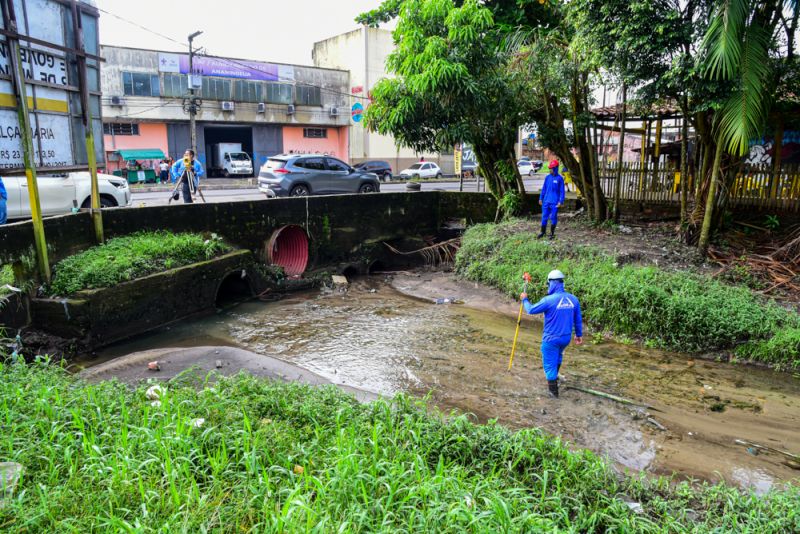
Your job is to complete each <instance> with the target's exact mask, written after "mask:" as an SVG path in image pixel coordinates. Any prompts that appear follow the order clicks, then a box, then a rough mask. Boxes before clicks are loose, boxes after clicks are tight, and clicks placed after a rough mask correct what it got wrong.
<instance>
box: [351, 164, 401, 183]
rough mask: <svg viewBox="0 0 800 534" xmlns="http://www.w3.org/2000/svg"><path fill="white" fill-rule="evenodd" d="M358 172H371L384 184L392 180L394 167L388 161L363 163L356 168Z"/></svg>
mask: <svg viewBox="0 0 800 534" xmlns="http://www.w3.org/2000/svg"><path fill="white" fill-rule="evenodd" d="M354 168H355V169H356V170H358V171H364V172H371V173H374V174H377V175H378V178H380V179H381V180H383V181H384V182H389V181H391V179H392V167H391V165H389V163H388V162H386V161H377V160H376V161H362V162H361V163H359V164H357V165H356V166H355V167H354Z"/></svg>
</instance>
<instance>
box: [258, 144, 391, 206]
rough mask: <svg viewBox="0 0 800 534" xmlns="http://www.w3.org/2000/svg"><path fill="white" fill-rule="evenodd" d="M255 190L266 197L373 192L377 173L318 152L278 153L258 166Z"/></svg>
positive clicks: (377, 185) (378, 188) (376, 184)
mask: <svg viewBox="0 0 800 534" xmlns="http://www.w3.org/2000/svg"><path fill="white" fill-rule="evenodd" d="M258 189H259V191H261V192H262V193H264V194H265V195H267V197H268V198H272V197H289V196H292V197H303V196H306V195H335V194H339V193H377V192H379V191H380V190H381V185H380V180H378V176H377V175H376V174H374V173H371V172H364V171H359V170H356V169H354V168H353V167H351V166H350V165H348V164H347V163H345V162H343V161H341V160H338V159H336V158H332V157H330V156H323V155H320V154H303V155H298V154H282V155H280V156H273V157H271V158H269V159H268V160H267V162H266V163H264V165H262V166H261V170H260V172H259V174H258Z"/></svg>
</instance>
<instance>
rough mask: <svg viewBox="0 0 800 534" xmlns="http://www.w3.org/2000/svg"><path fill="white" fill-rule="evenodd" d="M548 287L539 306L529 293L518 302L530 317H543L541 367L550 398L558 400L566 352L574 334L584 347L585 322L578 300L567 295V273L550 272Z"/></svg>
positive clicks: (569, 294)
mask: <svg viewBox="0 0 800 534" xmlns="http://www.w3.org/2000/svg"><path fill="white" fill-rule="evenodd" d="M547 283H548V287H547V296H546V297H544V298H542V300H540V301H539V302H537V303H536V304H531V303H530V301H529V300H528V294H527V293H522V294H521V295H520V296H519V298H520V299H521V300H522V305H523V306H524V307H525V312H526V313H528V314H529V315H536V314H538V313H543V314H544V333H543V334H542V366H543V367H544V375H545V377H546V378H547V387H548V394H549V395H550V397H553V398H558V371H559V369H560V368H561V362H562V360H563V358H564V349H565V348H567V345H569V343H570V341H572V331H573V330H574V331H575V344H576V345H582V344H583V320H582V318H581V303H580V302H579V301H578V297H576V296H575V295H573V294H571V293H567V292H566V291H564V273H562V272H561V271H559V270H554V271H550V274H548V275H547Z"/></svg>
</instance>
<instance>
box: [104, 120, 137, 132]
mask: <svg viewBox="0 0 800 534" xmlns="http://www.w3.org/2000/svg"><path fill="white" fill-rule="evenodd" d="M103 133H104V134H106V135H139V125H138V124H136V123H133V122H107V123H105V124H103Z"/></svg>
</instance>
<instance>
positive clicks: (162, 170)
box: [158, 159, 169, 184]
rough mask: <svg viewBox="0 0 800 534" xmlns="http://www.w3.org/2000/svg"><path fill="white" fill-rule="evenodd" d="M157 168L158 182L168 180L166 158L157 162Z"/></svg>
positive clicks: (163, 182) (162, 182)
mask: <svg viewBox="0 0 800 534" xmlns="http://www.w3.org/2000/svg"><path fill="white" fill-rule="evenodd" d="M158 169H159V173H158V183H160V184H165V183H167V181H169V163H167V160H165V159H162V160H161V163H159V164H158Z"/></svg>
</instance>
